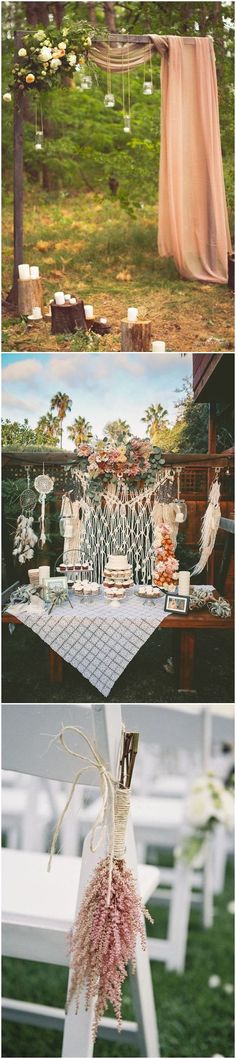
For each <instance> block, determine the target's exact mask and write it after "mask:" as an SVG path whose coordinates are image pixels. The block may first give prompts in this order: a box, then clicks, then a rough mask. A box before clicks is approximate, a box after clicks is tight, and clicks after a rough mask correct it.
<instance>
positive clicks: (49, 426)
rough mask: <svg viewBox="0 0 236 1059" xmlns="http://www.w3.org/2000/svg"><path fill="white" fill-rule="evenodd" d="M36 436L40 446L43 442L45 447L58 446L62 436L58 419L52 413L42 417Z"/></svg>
mask: <svg viewBox="0 0 236 1059" xmlns="http://www.w3.org/2000/svg"><path fill="white" fill-rule="evenodd" d="M35 434H36V438H37V440H38V442H39V443H40V444H42V442H43V444H44V445H54V446H56V445H58V442H59V438H60V434H61V429H60V423H59V422H58V418H57V417H56V416H53V415H52V413H51V412H47V413H46V415H43V416H41V417H40V419H39V421H38V424H37V427H36V431H35Z"/></svg>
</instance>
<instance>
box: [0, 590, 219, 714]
mask: <svg viewBox="0 0 236 1059" xmlns="http://www.w3.org/2000/svg"><path fill="white" fill-rule="evenodd" d="M216 596H217V593H216ZM70 600H71V603H72V607H73V609H71V605H70V604H69V602H64V603H63V604H60V605H57V606H56V607H54V608H53V610H52V611H51V613H49V610H48V609H47V607H46V606H43V607H42V609H41V608H39V606H38V605H36V603H34V602H32V603H30V604H26V603H24V604H15V605H14V606H13V605H12V604H9V606H8V609H7V612H6V613H4V614H3V621H4V622H5V623H9V624H12V625H14V624H16V625H17V624H24V625H26V626H27V627H28V628H30V629H31V630H32V631H33V632H34V633H36V635H37V636H39V637H40V639H41V640H43V641H44V642H46V643H47V644H48V646H49V661H50V678H51V681H52V682H53V683H61V681H62V679H63V660H64V661H66V662H69V663H70V665H72V666H74V668H75V669H77V670H78V671H79V672H80V673H82V675H83V676H84V677H85V678H86V679H87V680H89V681H90V682H91V684H93V685H94V687H95V688H97V689H98V691H99V692H101V694H102V695H104V697H105V698H106V697H107V696H108V695H109V693H110V691H111V688H112V687H113V685H114V684H115V682H116V681H117V680H118V678H119V677H120V676H121V674H122V673H123V672H124V670H125V669H126V667H127V666H128V665H129V662H131V661H132V659H133V658H134V657H135V655H136V654H137V652H138V651H139V650H140V649H141V647H142V646H143V645H144V644H145V643H146V642H147V640H148V639H149V637H150V636H151V635H152V634H153V632H155V630H156V629H158V627H159V625H160V624H162V628H164V629H166V628H168V629H170V628H171V629H173V631H174V655H175V663H176V666H177V679H178V688H179V690H181V691H184V692H189V691H192V690H193V680H194V662H195V646H196V634H197V632H198V631H201V630H203V629H204V630H206V631H208V630H213V629H228V630H229V629H232V628H233V618H232V617H230V618H220V617H216V616H215V615H213V614H211V613H210V612H209V611H207V610H204V611H199V610H195V611H191V612H189V614H187V615H180V614H176V613H174V614H166V612H165V610H164V596H161V597H160V598H156V599H155V601H154V600H153V599H147V598H142V597H141V596H139V595H138V592H137V590H136V589H130V590H129V591H128V593H127V595H126V596H125V598H124V599H122V601H121V602H118V601H113V602H111V601H109V602H108V601H107V599H106V597H105V594H104V591H103V589H101V590H100V592H99V594H98V595H97V596H96V597H95V596H89V597H83V598H80V599H76V597H75V595H74V594H73V593H71V595H70Z"/></svg>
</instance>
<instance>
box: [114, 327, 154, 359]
mask: <svg viewBox="0 0 236 1059" xmlns="http://www.w3.org/2000/svg"><path fill="white" fill-rule="evenodd" d="M150 348H151V322H150V320H136V322H135V323H134V324H130V323H129V322H128V320H122V321H121V351H122V353H136V352H137V353H139V352H141V353H149V352H150Z"/></svg>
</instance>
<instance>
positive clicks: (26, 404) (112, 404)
mask: <svg viewBox="0 0 236 1059" xmlns="http://www.w3.org/2000/svg"><path fill="white" fill-rule="evenodd" d="M186 378H188V379H189V380H190V381H191V379H192V355H191V354H190V353H187V355H186V356H185V357H181V355H180V353H166V354H162V353H161V354H148V353H143V354H142V353H138V354H132V353H131V354H128V353H127V354H126V353H117V354H116V353H112V354H111V353H107V354H106V353H94V354H93V353H90V354H86V353H85V354H83V353H65V354H63V353H42V354H41V353H35V354H34V353H32V354H31V353H22V354H21V353H5V354H3V356H2V416H3V418H4V419H5V418H6V417H7V418H9V419H11V420H13V419H16V420H18V421H19V422H23V420H24V419H25V418H28V419H29V422H30V425H32V426H35V424H36V422H37V420H38V418H39V416H41V415H44V414H45V413H46V412H47V411H48V409H49V405H50V400H51V397H52V396H53V394H55V393H56V392H57V390H62V391H63V392H66V393H68V394H69V395H70V397H71V398H72V402H73V404H72V411H71V413H70V415H68V417H67V420H66V422H67V425H69V423H71V422H73V420H74V418H75V417H76V416H78V415H83V416H85V418H86V419H88V420H89V422H90V423H91V424H92V428H93V432H94V434H97V435H98V436H100V437H101V435H102V432H103V429H104V426H105V423H107V421H108V420H111V419H118V418H119V417H121V418H122V419H126V420H127V421H128V423H129V424H130V427H131V431H132V434H134V435H138V436H139V437H143V436H144V434H145V424H144V423H142V422H141V417H142V415H143V414H144V411H145V408H147V406H148V405H149V404H151V403H154V404H156V403H157V402H160V404H162V405H163V406H164V408H167V411H168V416H169V420H170V422H171V423H172V424H173V423H174V422H175V419H176V409H175V401H176V400H177V398H178V394H176V389H177V388H178V389H179V388H181V386H182V384H183V381H184V379H186ZM67 442H68V438H67V432H66V428H65V434H64V444H65V443H66V444H67ZM68 447H71V446H68Z"/></svg>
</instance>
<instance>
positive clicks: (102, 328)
mask: <svg viewBox="0 0 236 1059" xmlns="http://www.w3.org/2000/svg"><path fill="white" fill-rule="evenodd" d="M89 322H90V321H89V320H87V324H89ZM88 330H89V331H93V332H94V334H95V335H109V334H110V331H111V327H110V324H103V323H102V322H101V320H93V322H92V324H91V327H89V328H88Z"/></svg>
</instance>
